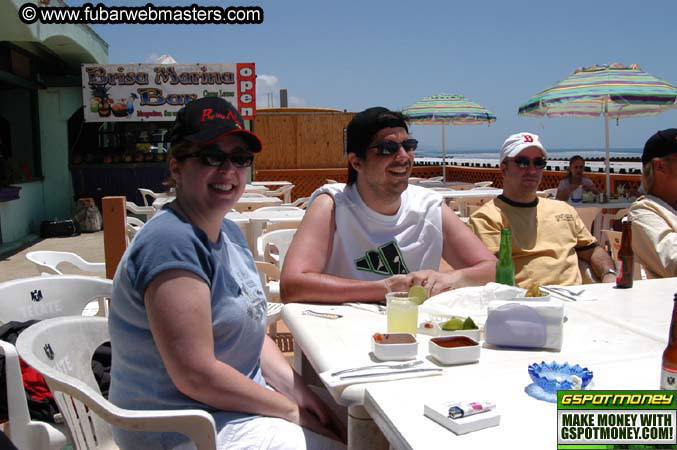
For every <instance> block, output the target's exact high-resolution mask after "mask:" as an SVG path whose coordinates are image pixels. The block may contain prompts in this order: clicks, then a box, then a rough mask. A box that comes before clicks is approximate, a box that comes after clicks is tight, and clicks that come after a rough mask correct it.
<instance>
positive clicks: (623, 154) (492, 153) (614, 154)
mask: <svg viewBox="0 0 677 450" xmlns="http://www.w3.org/2000/svg"><path fill="white" fill-rule="evenodd" d="M498 154H499V150H498V149H496V150H493V149H483V150H447V159H449V158H450V157H452V156H453V157H454V158H458V159H490V160H491V159H498ZM574 155H580V156H582V157H583V158H584V159H586V160H587V159H596V158H602V159H604V155H605V151H604V149H601V150H600V149H577V150H571V149H566V150H565V149H554V150H551V149H548V159H565V160H566V159H569V158H571V157H572V156H574ZM609 156H610V157H611V158H641V157H642V149H641V148H612V149H609ZM416 157H417V158H441V157H442V151H441V150H430V149H417V150H416Z"/></svg>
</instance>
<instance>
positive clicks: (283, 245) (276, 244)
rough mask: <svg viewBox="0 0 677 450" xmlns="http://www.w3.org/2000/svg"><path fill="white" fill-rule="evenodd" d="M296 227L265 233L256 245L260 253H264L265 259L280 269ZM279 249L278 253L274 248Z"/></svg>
mask: <svg viewBox="0 0 677 450" xmlns="http://www.w3.org/2000/svg"><path fill="white" fill-rule="evenodd" d="M295 233H296V229H287V230H275V231H271V232H269V233H263V234H262V235H261V236H259V238H258V239H257V241H256V247H257V251H258V254H259V255H263V261H266V262H270V263H273V264H274V265H276V266H277V268H278V269H280V270H282V265H283V264H284V258H285V256H286V255H287V250H289V246H290V245H291V241H292V239H294V234H295ZM273 248H275V249H277V254H275V253H274V252H273V251H272V250H273Z"/></svg>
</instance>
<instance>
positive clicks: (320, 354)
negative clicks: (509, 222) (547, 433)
mask: <svg viewBox="0 0 677 450" xmlns="http://www.w3.org/2000/svg"><path fill="white" fill-rule="evenodd" d="M582 288H585V289H586V290H590V293H594V296H595V297H597V298H598V299H599V300H598V301H596V302H595V301H590V302H581V303H578V302H575V303H574V302H572V303H566V304H565V315H566V317H567V321H566V322H565V324H564V345H563V347H562V349H561V351H559V352H556V351H547V350H545V351H543V350H516V349H496V348H489V347H488V346H487V345H483V348H482V353H481V357H480V361H479V363H477V364H470V365H463V366H455V367H448V368H445V374H444V375H443V376H442V377H426V378H414V379H409V380H400V381H391V382H380V383H379V382H376V383H362V384H353V385H350V386H348V387H346V388H338V389H333V390H332V389H329V393H330V394H331V396H332V398H333V399H334V401H335V402H336V403H338V404H339V405H343V406H347V407H348V411H349V434H350V433H353V438H352V439H351V438H350V437H349V442H351V447H352V448H369V446H370V445H373V443H372V442H369V441H368V437H369V435H370V433H373V432H374V430H373V429H372V430H371V431H367V432H365V425H364V419H365V416H366V418H368V417H369V416H371V417H372V418H374V420H375V422H376V424H378V425H379V427H381V429H382V430H383V432H384V434H385V436H386V437H387V438H388V439H389V441H390V444H391V445H393V446H394V447H395V448H419V447H418V446H416V447H407V446H402V447H400V446H399V445H400V444H401V442H400V441H399V440H403V441H404V442H407V440H408V438H407V437H406V436H404V437H402V436H399V437H398V436H393V435H389V434H388V428H387V427H386V425H387V423H388V422H391V423H392V424H393V429H394V430H398V429H404V427H405V425H404V424H403V423H401V422H399V421H398V417H399V415H398V414H399V413H397V410H398V408H399V409H402V408H407V405H408V403H407V401H409V400H407V399H408V398H409V393H410V394H411V396H412V398H414V400H416V401H419V402H420V401H422V400H421V398H420V397H418V395H417V392H419V390H421V391H422V390H424V389H427V388H426V386H428V385H431V384H433V385H434V383H438V382H439V383H444V382H445V381H443V380H445V379H446V380H447V381H446V383H448V388H447V390H446V391H445V393H449V389H461V390H460V391H458V392H460V393H464V394H466V393H470V391H469V389H470V387H472V386H480V385H479V384H478V383H480V382H482V383H484V381H486V380H492V379H496V377H497V376H498V374H507V375H506V376H507V377H508V378H506V381H505V382H503V381H502V382H501V384H500V386H499V387H497V388H496V389H497V392H498V391H500V390H501V389H502V388H509V389H510V391H509V395H508V394H506V395H508V397H505V396H503V397H501V396H498V397H497V401H498V402H499V403H501V402H503V403H504V404H507V405H509V404H511V403H510V401H512V400H510V398H511V396H524V397H527V396H526V394H525V393H524V392H523V390H524V388H525V387H526V386H527V385H528V384H529V383H530V379H529V376H528V373H527V367H528V365H529V364H531V363H534V362H540V361H542V360H544V361H552V360H556V361H558V362H564V361H569V362H576V363H580V364H581V365H584V366H587V367H589V368H590V369H591V370H593V372H595V371H596V370H602V369H603V370H607V369H606V367H607V365H608V364H610V366H608V367H612V368H609V369H608V372H606V373H609V374H610V375H611V374H616V377H617V379H615V380H610V379H609V377H610V375H609V377H604V378H602V380H603V382H600V385H599V388H602V389H605V388H612V386H613V388H616V387H618V388H626V389H634V388H652V389H657V388H658V382H659V373H660V355H661V354H662V351H663V349H664V348H665V341H666V336H667V332H668V330H667V328H668V326H669V320H670V319H669V315H670V311H671V309H672V301H671V299H672V296H671V295H670V296H669V298H665V300H664V301H665V303H662V302H661V301H660V300H654V301H651V302H650V303H647V301H646V300H647V299H648V298H649V297H651V296H654V297H661V298H664V297H666V296H665V295H664V294H665V293H666V292H668V291H672V292H674V291H675V289H677V278H672V279H668V280H644V281H638V282H636V284H635V287H634V288H633V289H630V290H618V289H615V287H614V285H613V284H612V283H607V284H599V285H594V288H593V287H592V285H585V286H582ZM615 301H616V302H617V303H618V308H619V309H618V312H614V311H613V307H614V304H615V303H614V302H615ZM305 309H312V310H313V311H318V312H334V313H338V314H341V315H343V317H342V318H340V319H336V320H329V319H323V318H318V317H313V316H306V315H303V314H302V312H303V311H304V310H305ZM640 311H641V312H640ZM627 314H629V315H632V316H636V318H637V324H636V326H634V327H632V326H628V323H627V322H634V321H635V317H632V316H630V317H628V316H626V315H627ZM624 316H625V317H628V320H627V321H624V320H623V317H624ZM282 317H283V320H284V321H285V323H286V324H287V326H288V327H289V330H290V331H291V332H292V334H293V335H294V342H295V354H294V358H295V359H294V363H295V367H296V369H297V370H299V369H302V370H304V371H306V370H307V369H306V368H304V364H306V363H305V362H304V361H307V363H309V364H310V366H312V369H314V371H315V372H317V373H321V372H324V371H326V370H331V369H338V368H345V367H351V366H353V365H354V366H355V367H356V366H359V365H363V364H364V363H365V362H369V361H370V360H371V361H374V362H375V361H376V360H375V359H374V358H373V357H371V356H370V339H371V336H372V335H373V333H375V332H384V331H385V330H386V319H385V315H382V314H378V313H375V312H369V311H364V310H360V309H356V308H352V307H350V306H346V305H308V304H288V305H286V306H285V307H284V309H283V312H282ZM429 339H430V338H429V337H428V336H424V335H419V336H418V340H419V348H418V350H419V357H421V358H426V357H427V356H428V340H429ZM644 360H646V362H647V363H646V364H645V363H642V364H639V361H644ZM633 361H634V362H633ZM613 364H619V365H620V366H619V367H623V368H624V370H615V369H613ZM306 367H307V366H306ZM640 368H641V370H640ZM635 372H637V374H635ZM595 373H597V372H595ZM303 375H304V377H305V376H306V374H305V373H304V374H303ZM463 380H468V383H470V382H473V380H474V383H475V385H473V384H467V383H466V384H464V383H463ZM635 380H639V381H637V382H635ZM381 385H383V386H386V385H392V386H393V389H392V390H391V391H389V393H387V394H385V393H384V394H383V397H379V396H375V397H374V402H373V404H372V405H371V406H370V405H369V403H365V390H366V389H367V388H371V387H376V386H379V387H378V389H381V388H380V386H381ZM414 386H415V387H414ZM481 386H482V387H483V388H484V384H482V385H481ZM375 389H376V388H375ZM382 389H383V390H385V389H387V388H385V387H384V388H382ZM430 389H432V390H434V388H430ZM477 389H479V387H477ZM453 392H456V391H453V390H452V391H451V393H452V394H453ZM405 394H406V395H405ZM375 395H377V394H375ZM478 395H479V393H478ZM497 395H498V393H497ZM385 397H389V398H391V399H397V398H399V397H402V399H403V403H402V406H401V407H397V406H396V404H397V401H396V400H392V403H393V405H395V406H392V408H394V409H390V406H389V405H388V404H386V403H387V402H385V401H384V403H383V404H381V402H380V401H379V399H380V398H385ZM481 398H482V399H484V398H487V396H486V395H485V396H483V397H481ZM503 398H506V399H507V400H510V401H509V402H506V401H505V400H503ZM520 398H521V400H520V401H519V402H518V403H517V405H523V404H529V405H532V406H533V408H522V407H521V406H517V407H516V409H515V410H514V413H515V414H517V416H524V415H525V414H528V415H529V417H531V416H532V415H533V416H537V418H539V420H540V416H539V414H538V411H541V410H543V408H545V406H543V405H541V403H542V402H540V401H537V400H533V399H531V398H530V397H528V398H522V397H520ZM412 401H413V400H412ZM529 402H531V403H529ZM421 405H422V404H420V405H419V406H418V408H419V413H420V420H428V419H425V418H424V417H423V413H422V406H421ZM546 406H547V405H546ZM365 407H366V411H365ZM532 409H533V411H532ZM378 411H382V413H381V414H380V415H379V414H377V413H378ZM511 411H513V410H511ZM365 412H368V413H369V415H366V414H365ZM407 417H409V416H407ZM357 419H360V421H361V422H360V423H361V425H360V428H359V429H358V430H356V429H355V428H354V426H353V425H354V424H355V423H357V422H358V420H357ZM551 420H552V421H553V424H554V423H556V416H555V415H554V413H553V415H552V416H551ZM415 423H419V422H415ZM435 426H438V427H439V425H436V424H435ZM553 426H554V425H553ZM414 428H416V427H415V426H414ZM421 429H427V428H421ZM440 429H441V430H442V431H443V432H444V433H445V436H452V437H453V436H454V435H453V433H451V432H449V431H447V430H446V429H444V428H442V427H440ZM367 430H368V428H367ZM400 431H401V430H400ZM484 431H486V430H483V431H482V433H483V432H484ZM539 432H540V431H539ZM414 433H416V430H414ZM479 433H480V432H477V433H472V434H474V435H477V434H479ZM358 435H359V436H358ZM555 437H556V434H552V435H551V437H550V439H553V440H554V439H555ZM365 439H367V441H366V443H365ZM412 439H413V438H412ZM497 442H498V441H497ZM541 444H542V442H541ZM463 447H465V445H463ZM541 447H542V445H541ZM479 448H485V447H484V446H480V447H479Z"/></svg>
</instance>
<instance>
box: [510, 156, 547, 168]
mask: <svg viewBox="0 0 677 450" xmlns="http://www.w3.org/2000/svg"><path fill="white" fill-rule="evenodd" d="M512 160H513V161H514V162H515V164H517V167H519V168H520V169H526V168H527V167H529V163H533V164H534V168H536V169H542V168H544V167H545V165H546V164H548V161H546V160H545V158H540V157H539V158H534V159H529V158H527V157H526V156H518V157H517V158H513V159H512Z"/></svg>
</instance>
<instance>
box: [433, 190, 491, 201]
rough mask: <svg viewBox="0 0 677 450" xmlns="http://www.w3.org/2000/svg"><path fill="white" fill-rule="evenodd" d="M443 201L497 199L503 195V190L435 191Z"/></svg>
mask: <svg viewBox="0 0 677 450" xmlns="http://www.w3.org/2000/svg"><path fill="white" fill-rule="evenodd" d="M436 192H437V193H438V194H440V195H441V196H442V197H444V198H445V199H464V198H481V197H498V196H499V195H501V194H502V193H503V189H496V188H476V189H468V190H467V191H455V190H453V189H449V190H447V191H436Z"/></svg>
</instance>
